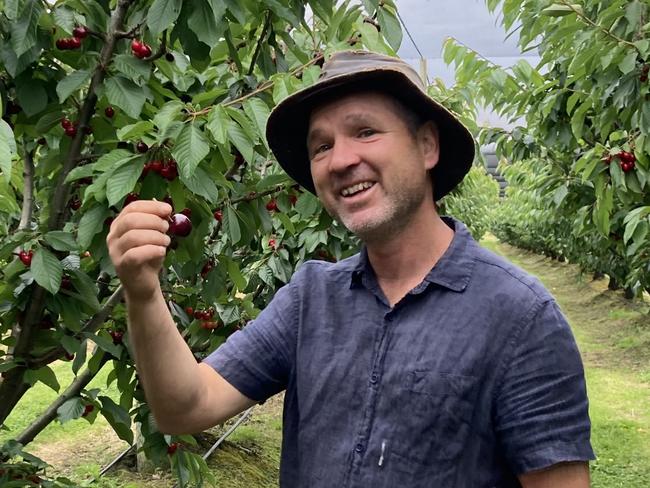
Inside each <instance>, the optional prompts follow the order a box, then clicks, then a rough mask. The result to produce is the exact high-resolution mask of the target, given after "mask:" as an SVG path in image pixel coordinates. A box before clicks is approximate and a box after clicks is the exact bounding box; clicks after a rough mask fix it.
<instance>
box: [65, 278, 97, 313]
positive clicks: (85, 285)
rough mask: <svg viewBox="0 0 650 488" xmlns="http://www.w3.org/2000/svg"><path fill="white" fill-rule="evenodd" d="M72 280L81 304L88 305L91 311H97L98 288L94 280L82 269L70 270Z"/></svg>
mask: <svg viewBox="0 0 650 488" xmlns="http://www.w3.org/2000/svg"><path fill="white" fill-rule="evenodd" d="M72 282H73V283H74V287H75V289H76V290H77V293H78V295H79V296H80V297H81V299H82V301H83V304H84V305H86V306H88V307H90V308H91V310H92V312H93V313H95V312H98V311H99V309H100V308H101V306H100V304H99V300H98V299H97V296H98V295H99V289H98V288H97V284H96V283H95V281H94V280H92V279H91V278H90V276H88V275H87V274H86V273H84V272H83V271H81V270H79V269H76V270H73V271H72Z"/></svg>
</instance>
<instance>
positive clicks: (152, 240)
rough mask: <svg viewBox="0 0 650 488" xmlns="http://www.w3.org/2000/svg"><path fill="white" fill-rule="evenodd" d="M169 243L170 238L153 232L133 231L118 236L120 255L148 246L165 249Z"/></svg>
mask: <svg viewBox="0 0 650 488" xmlns="http://www.w3.org/2000/svg"><path fill="white" fill-rule="evenodd" d="M170 242H171V238H170V237H169V236H168V235H167V234H163V233H161V232H158V231H155V230H146V229H133V230H129V231H127V232H126V233H125V234H123V235H122V236H120V240H119V242H118V247H119V250H120V251H121V253H122V254H126V252H127V251H129V250H131V249H133V248H135V247H143V246H147V245H150V244H151V245H154V246H162V247H165V248H166V247H167V246H168V245H169V243H170Z"/></svg>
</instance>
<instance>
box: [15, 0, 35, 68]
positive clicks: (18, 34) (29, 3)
mask: <svg viewBox="0 0 650 488" xmlns="http://www.w3.org/2000/svg"><path fill="white" fill-rule="evenodd" d="M42 13H43V7H42V5H41V2H40V1H39V0H26V1H25V2H24V4H23V9H22V10H21V12H20V14H19V16H18V18H17V19H15V20H14V21H13V22H10V23H9V29H10V31H11V47H12V48H13V50H14V52H15V53H16V56H18V57H20V56H21V55H22V54H23V53H26V52H27V51H29V50H30V49H31V48H33V47H34V46H35V45H36V35H37V33H38V19H39V17H40V16H41V14H42Z"/></svg>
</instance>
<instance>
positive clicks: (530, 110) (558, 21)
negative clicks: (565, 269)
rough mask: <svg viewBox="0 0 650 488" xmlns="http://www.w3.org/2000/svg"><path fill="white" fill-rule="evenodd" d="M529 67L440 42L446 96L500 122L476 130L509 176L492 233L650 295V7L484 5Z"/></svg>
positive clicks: (555, 1) (610, 0)
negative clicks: (451, 68)
mask: <svg viewBox="0 0 650 488" xmlns="http://www.w3.org/2000/svg"><path fill="white" fill-rule="evenodd" d="M486 4H487V6H488V8H489V9H490V10H491V11H494V10H496V9H497V8H499V9H500V10H501V11H502V18H501V19H502V24H503V26H504V28H505V30H506V31H508V32H516V33H517V34H518V35H519V45H520V48H521V50H522V52H531V53H535V54H539V56H540V57H541V60H540V62H539V63H538V65H537V66H531V65H530V64H529V63H528V62H526V61H523V60H522V61H519V62H518V63H516V64H515V65H514V66H512V67H511V68H503V67H501V66H498V65H495V64H493V63H491V62H490V61H489V60H487V59H485V58H484V57H482V56H481V55H480V53H478V52H476V51H473V50H471V49H470V48H468V47H467V46H464V45H462V44H461V43H459V42H457V41H454V40H452V39H450V40H448V41H447V42H446V44H445V47H444V58H445V61H446V62H447V63H448V64H455V67H456V75H457V83H458V84H457V85H456V86H455V87H454V90H455V93H456V94H457V96H462V95H463V94H464V95H465V101H466V102H467V105H466V108H469V107H473V106H474V105H475V104H482V105H485V106H488V107H491V108H493V109H494V110H495V111H496V112H498V113H499V114H501V115H502V116H504V117H506V118H507V119H509V120H511V121H512V122H513V123H514V124H516V125H517V126H516V127H515V128H514V129H513V130H507V131H506V130H502V129H494V128H484V129H482V130H481V131H480V134H479V139H480V142H481V143H484V144H487V143H496V147H497V151H498V154H499V155H500V156H501V157H502V158H504V160H505V161H506V164H505V165H503V166H502V170H503V172H504V173H505V176H506V179H507V180H508V185H509V186H508V189H507V196H506V199H505V200H504V201H503V203H502V205H500V206H499V208H498V211H497V212H496V214H495V216H494V218H495V224H494V232H495V233H496V235H497V236H498V237H499V238H501V239H502V240H505V241H508V242H511V243H513V244H515V245H517V246H520V247H524V248H528V249H531V250H533V251H536V252H542V253H545V254H547V255H549V256H552V257H554V258H557V259H561V260H563V259H568V260H569V261H571V262H574V263H577V264H579V265H580V266H581V267H582V268H583V269H584V270H585V271H586V272H591V273H594V275H595V276H603V275H604V274H606V275H608V276H609V278H610V283H609V285H610V288H612V289H618V288H621V287H623V288H625V294H626V296H627V297H628V298H632V297H634V296H639V295H640V294H642V293H643V292H644V291H648V290H650V83H649V82H648V73H649V72H650V60H649V57H650V12H649V9H650V5H648V2H643V1H640V0H581V1H577V0H542V1H536V2H530V1H525V0H508V1H501V0H486Z"/></svg>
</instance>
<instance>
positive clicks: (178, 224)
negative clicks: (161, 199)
mask: <svg viewBox="0 0 650 488" xmlns="http://www.w3.org/2000/svg"><path fill="white" fill-rule="evenodd" d="M168 232H169V233H170V234H172V235H175V236H179V237H187V236H188V235H190V232H192V221H191V220H190V219H188V218H187V216H185V215H183V214H182V213H177V214H174V215H172V216H171V217H170V218H169V231H168Z"/></svg>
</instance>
